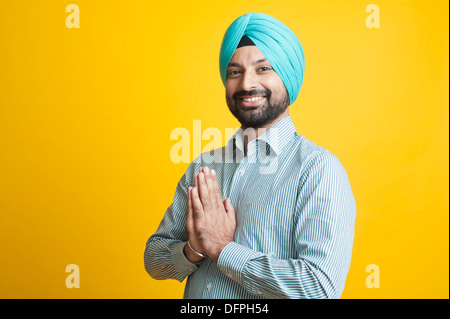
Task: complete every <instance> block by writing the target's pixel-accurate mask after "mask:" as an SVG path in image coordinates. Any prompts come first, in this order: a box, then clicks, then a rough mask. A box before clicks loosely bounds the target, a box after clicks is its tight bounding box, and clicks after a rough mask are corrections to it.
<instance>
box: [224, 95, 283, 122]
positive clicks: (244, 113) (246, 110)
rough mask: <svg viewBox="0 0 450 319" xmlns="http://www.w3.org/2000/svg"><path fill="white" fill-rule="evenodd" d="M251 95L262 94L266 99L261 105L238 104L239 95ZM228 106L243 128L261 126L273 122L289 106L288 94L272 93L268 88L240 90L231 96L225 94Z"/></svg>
mask: <svg viewBox="0 0 450 319" xmlns="http://www.w3.org/2000/svg"><path fill="white" fill-rule="evenodd" d="M246 95H247V96H251V95H264V96H265V98H266V101H265V102H264V104H262V105H258V106H254V107H242V106H241V105H239V100H238V99H239V97H241V96H246ZM226 101H227V105H228V108H229V109H230V111H231V113H232V114H233V115H234V117H236V119H237V120H238V121H239V122H240V123H241V125H242V126H243V127H244V128H248V127H252V128H255V129H256V128H261V127H264V126H265V125H267V124H269V123H271V122H273V121H274V120H275V119H276V118H278V116H280V114H282V113H283V112H284V111H285V110H286V108H287V107H288V106H289V96H288V94H287V91H286V89H285V90H284V92H280V93H278V94H272V91H270V90H251V91H240V92H236V93H234V94H233V96H229V95H226Z"/></svg>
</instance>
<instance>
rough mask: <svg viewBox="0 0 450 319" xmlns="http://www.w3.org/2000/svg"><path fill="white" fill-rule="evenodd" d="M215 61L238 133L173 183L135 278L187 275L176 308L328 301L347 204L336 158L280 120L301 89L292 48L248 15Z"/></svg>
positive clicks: (275, 29) (283, 33) (339, 280)
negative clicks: (215, 301) (244, 301)
mask: <svg viewBox="0 0 450 319" xmlns="http://www.w3.org/2000/svg"><path fill="white" fill-rule="evenodd" d="M219 62H220V73H221V77H222V80H223V83H224V84H225V88H226V101H227V104H228V107H229V109H230V111H231V112H232V114H233V115H234V116H235V117H236V118H237V119H238V120H239V122H240V123H241V125H242V126H241V129H239V130H238V131H237V132H236V133H235V134H234V136H233V138H231V139H230V141H229V142H228V143H227V145H226V146H225V147H223V148H221V149H218V150H214V151H213V152H211V153H204V154H202V155H200V156H199V157H198V158H197V159H196V160H194V162H192V163H191V164H190V166H189V167H188V169H187V171H186V173H185V174H184V175H183V177H182V178H181V179H180V181H179V183H178V186H177V188H176V192H175V198H174V201H173V203H172V205H170V207H169V208H168V209H167V211H166V213H165V216H164V218H163V220H162V221H161V224H160V225H159V227H158V229H157V231H156V232H155V234H153V235H152V236H151V237H150V238H149V240H148V241H147V246H146V250H145V253H144V262H145V268H146V270H147V272H148V273H149V274H150V275H151V276H152V277H153V278H155V279H169V278H171V279H177V280H179V281H183V280H184V279H185V278H186V277H188V280H187V283H186V288H185V293H184V297H185V298H339V297H340V296H341V294H342V291H343V289H344V284H345V279H346V276H347V272H348V270H349V267H350V259H351V252H352V244H353V232H354V222H355V217H356V204H355V200H354V197H353V195H352V191H351V188H350V183H349V181H348V178H347V174H346V172H345V170H344V168H343V167H342V165H341V163H340V162H339V160H338V159H337V158H336V157H335V156H334V155H333V154H331V153H330V152H328V151H327V150H325V149H324V148H322V147H319V146H317V145H315V144H314V143H312V142H311V141H308V140H307V139H306V138H304V137H303V136H301V135H299V134H298V133H297V132H296V129H295V126H294V124H293V123H292V121H291V118H290V116H289V105H290V104H292V103H293V102H294V101H295V99H296V98H297V95H298V93H299V90H300V87H301V84H302V81H303V71H304V56H303V49H302V46H301V44H300V42H299V40H298V39H297V37H296V36H295V34H294V33H293V32H292V31H291V30H289V29H288V28H287V27H286V26H285V25H284V24H282V23H281V22H280V21H278V20H276V19H275V18H273V17H270V16H268V15H265V14H261V13H248V14H246V15H243V16H241V17H239V18H238V19H236V20H235V21H234V22H233V23H232V24H231V25H230V27H229V28H228V30H227V31H226V33H225V36H224V39H223V42H222V46H221V51H220V61H219ZM211 156H213V157H214V160H213V161H212V160H211ZM207 159H208V160H207ZM269 168H270V169H269Z"/></svg>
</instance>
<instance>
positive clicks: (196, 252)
mask: <svg viewBox="0 0 450 319" xmlns="http://www.w3.org/2000/svg"><path fill="white" fill-rule="evenodd" d="M187 244H188V246H189V248H190V249H191V250H192V251H193V252H194V253H195V254H196V255H197V256H199V257H202V258H205V257H206V256H205V255H203V254H202V253H199V252H198V251H196V250H195V249H194V248H192V246H191V244H190V243H189V240H188V241H187Z"/></svg>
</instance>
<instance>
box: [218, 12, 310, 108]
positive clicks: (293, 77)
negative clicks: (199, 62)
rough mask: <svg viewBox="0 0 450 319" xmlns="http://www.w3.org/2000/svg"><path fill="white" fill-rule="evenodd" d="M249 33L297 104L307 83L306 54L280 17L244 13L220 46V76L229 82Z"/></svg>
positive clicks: (291, 100) (230, 27)
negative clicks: (232, 66) (234, 59)
mask: <svg viewBox="0 0 450 319" xmlns="http://www.w3.org/2000/svg"><path fill="white" fill-rule="evenodd" d="M244 35H246V36H247V37H249V38H250V40H251V41H253V43H254V44H255V45H256V47H257V48H258V49H259V51H261V53H262V54H263V55H264V56H265V58H266V59H267V61H269V63H270V65H271V66H272V68H273V69H274V71H275V72H276V73H277V74H278V76H279V77H280V78H281V80H282V81H283V83H284V86H285V87H286V90H287V92H288V94H289V104H292V103H294V101H295V100H296V99H297V96H298V93H299V91H300V88H301V86H302V83H303V73H304V70H305V57H304V55H303V48H302V45H301V44H300V41H299V40H298V38H297V37H296V35H295V34H294V32H292V31H291V30H290V29H289V28H288V27H286V26H285V25H284V24H283V23H281V22H280V21H278V20H277V19H275V18H273V17H271V16H269V15H267V14H264V13H255V12H250V13H247V14H245V15H243V16H240V17H239V18H237V19H236V20H234V22H233V23H232V24H231V25H230V26H229V27H228V29H227V31H226V32H225V35H224V37H223V40H222V45H221V47H220V57H219V66H220V76H221V78H222V82H223V84H224V85H225V83H226V80H227V68H228V63H230V60H231V57H232V56H233V53H234V51H235V50H236V48H237V46H238V44H239V42H240V41H241V38H242V37H243V36H244Z"/></svg>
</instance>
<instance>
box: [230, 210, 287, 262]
mask: <svg viewBox="0 0 450 319" xmlns="http://www.w3.org/2000/svg"><path fill="white" fill-rule="evenodd" d="M236 217H237V228H236V233H235V238H234V239H235V241H236V242H237V243H239V244H241V245H243V246H246V247H248V248H251V249H253V250H255V251H258V252H262V253H265V254H274V255H275V256H276V257H278V258H290V257H291V256H293V254H294V250H293V248H294V238H293V220H294V208H293V207H292V206H288V205H285V206H280V205H264V204H261V203H248V204H243V205H240V206H239V208H238V211H237V216H236Z"/></svg>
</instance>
